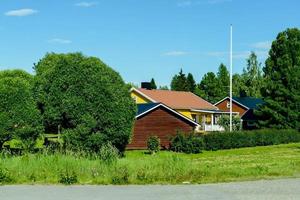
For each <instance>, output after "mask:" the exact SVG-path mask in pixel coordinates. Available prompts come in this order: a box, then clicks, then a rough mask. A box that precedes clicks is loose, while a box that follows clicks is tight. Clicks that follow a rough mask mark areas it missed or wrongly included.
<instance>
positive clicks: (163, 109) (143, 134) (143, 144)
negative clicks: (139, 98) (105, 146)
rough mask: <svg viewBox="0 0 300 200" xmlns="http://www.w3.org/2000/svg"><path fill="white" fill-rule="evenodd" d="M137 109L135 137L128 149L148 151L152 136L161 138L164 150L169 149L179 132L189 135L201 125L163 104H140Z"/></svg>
mask: <svg viewBox="0 0 300 200" xmlns="http://www.w3.org/2000/svg"><path fill="white" fill-rule="evenodd" d="M137 107H138V113H137V115H136V121H135V125H134V130H133V137H132V139H131V142H130V143H129V144H128V145H127V149H146V148H147V139H148V138H149V137H150V136H151V135H155V136H158V137H159V138H160V142H161V146H162V148H168V147H169V145H170V142H169V141H170V137H172V136H174V135H175V134H176V133H177V131H178V130H180V131H183V132H185V133H188V132H192V131H193V130H194V129H195V128H196V127H197V126H198V125H199V124H198V123H196V122H195V121H193V120H191V119H189V118H187V117H186V116H184V115H182V114H180V113H179V112H177V111H175V110H173V109H171V108H170V107H168V106H166V105H164V104H162V103H145V104H138V105H137Z"/></svg>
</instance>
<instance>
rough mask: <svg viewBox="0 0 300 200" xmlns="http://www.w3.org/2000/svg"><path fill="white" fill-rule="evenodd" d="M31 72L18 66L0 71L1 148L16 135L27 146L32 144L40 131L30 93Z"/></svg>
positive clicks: (39, 121)
mask: <svg viewBox="0 0 300 200" xmlns="http://www.w3.org/2000/svg"><path fill="white" fill-rule="evenodd" d="M32 80H33V78H32V75H30V74H28V73H26V72H24V71H21V70H4V71H0V150H1V148H2V145H3V143H4V142H6V141H8V140H10V139H12V138H16V139H20V140H21V141H22V142H23V145H24V146H23V147H24V148H25V149H27V150H31V149H33V148H34V144H35V142H36V139H37V138H38V136H39V135H40V134H41V133H42V131H43V126H42V119H41V115H40V112H39V110H38V109H37V107H36V102H35V101H34V98H33V96H32V85H31V83H32Z"/></svg>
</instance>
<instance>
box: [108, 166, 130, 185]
mask: <svg viewBox="0 0 300 200" xmlns="http://www.w3.org/2000/svg"><path fill="white" fill-rule="evenodd" d="M111 182H112V184H115V185H124V184H128V183H129V171H128V168H127V167H125V166H123V167H120V168H117V169H116V170H115V174H114V175H113V176H112V179H111Z"/></svg>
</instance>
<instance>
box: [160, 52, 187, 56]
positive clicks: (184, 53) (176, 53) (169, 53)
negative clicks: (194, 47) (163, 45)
mask: <svg viewBox="0 0 300 200" xmlns="http://www.w3.org/2000/svg"><path fill="white" fill-rule="evenodd" d="M186 54H188V52H185V51H169V52H165V53H163V55H164V56H183V55H186Z"/></svg>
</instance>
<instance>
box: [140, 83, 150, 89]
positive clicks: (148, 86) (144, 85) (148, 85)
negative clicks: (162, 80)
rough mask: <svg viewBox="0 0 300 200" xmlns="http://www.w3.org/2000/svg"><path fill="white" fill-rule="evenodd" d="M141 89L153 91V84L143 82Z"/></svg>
mask: <svg viewBox="0 0 300 200" xmlns="http://www.w3.org/2000/svg"><path fill="white" fill-rule="evenodd" d="M141 88H144V89H147V90H151V83H150V82H142V83H141Z"/></svg>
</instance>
